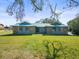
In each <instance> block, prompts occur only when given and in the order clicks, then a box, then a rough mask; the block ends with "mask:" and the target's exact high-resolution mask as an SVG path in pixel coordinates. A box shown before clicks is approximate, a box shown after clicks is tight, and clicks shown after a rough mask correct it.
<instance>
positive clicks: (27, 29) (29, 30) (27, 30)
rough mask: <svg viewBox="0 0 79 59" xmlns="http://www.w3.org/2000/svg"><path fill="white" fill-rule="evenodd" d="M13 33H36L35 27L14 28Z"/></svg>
mask: <svg viewBox="0 0 79 59" xmlns="http://www.w3.org/2000/svg"><path fill="white" fill-rule="evenodd" d="M13 33H14V34H34V33H35V27H32V26H29V27H26V26H19V27H18V26H14V27H13Z"/></svg>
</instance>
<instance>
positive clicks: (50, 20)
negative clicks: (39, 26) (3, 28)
mask: <svg viewBox="0 0 79 59" xmlns="http://www.w3.org/2000/svg"><path fill="white" fill-rule="evenodd" d="M36 23H49V24H51V25H61V24H62V23H61V22H60V21H59V20H55V19H52V18H45V19H41V20H39V21H37V22H36Z"/></svg>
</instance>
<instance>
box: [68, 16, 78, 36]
mask: <svg viewBox="0 0 79 59" xmlns="http://www.w3.org/2000/svg"><path fill="white" fill-rule="evenodd" d="M68 25H69V30H70V31H71V32H72V33H73V34H77V35H79V17H76V18H75V19H73V20H71V21H69V22H68Z"/></svg>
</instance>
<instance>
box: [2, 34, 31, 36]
mask: <svg viewBox="0 0 79 59" xmlns="http://www.w3.org/2000/svg"><path fill="white" fill-rule="evenodd" d="M31 35H32V34H5V35H0V36H31Z"/></svg>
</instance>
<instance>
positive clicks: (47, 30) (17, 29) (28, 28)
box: [13, 26, 68, 35]
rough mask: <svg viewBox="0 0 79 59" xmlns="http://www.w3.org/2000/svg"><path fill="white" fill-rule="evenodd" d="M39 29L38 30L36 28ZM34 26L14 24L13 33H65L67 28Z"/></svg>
mask: <svg viewBox="0 0 79 59" xmlns="http://www.w3.org/2000/svg"><path fill="white" fill-rule="evenodd" d="M38 29H39V30H38ZM38 29H36V27H34V26H19V27H18V26H14V27H13V33H14V34H35V33H38V34H58V35H63V34H67V31H68V28H67V27H56V28H53V27H38Z"/></svg>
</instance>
